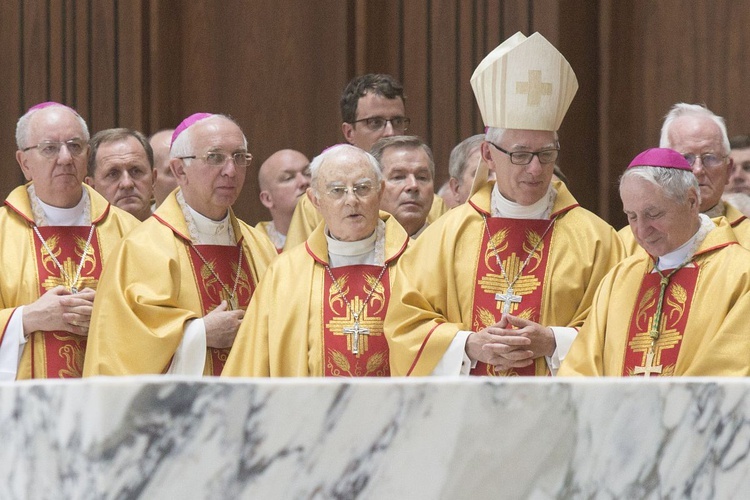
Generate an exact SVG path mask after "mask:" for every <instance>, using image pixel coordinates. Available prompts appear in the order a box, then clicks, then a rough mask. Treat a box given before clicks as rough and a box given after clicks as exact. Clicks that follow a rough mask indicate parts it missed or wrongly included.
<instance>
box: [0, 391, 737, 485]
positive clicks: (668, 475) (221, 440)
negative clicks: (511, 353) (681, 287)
mask: <svg viewBox="0 0 750 500" xmlns="http://www.w3.org/2000/svg"><path fill="white" fill-rule="evenodd" d="M749 452H750V382H749V381H747V380H744V379H742V380H735V379H672V380H642V379H641V380H619V379H584V380H578V379H557V380H555V379H526V378H517V379H479V378H476V379H455V378H454V379H427V378H423V379H361V380H351V379H338V380H324V379H315V380H301V379H286V380H282V379H273V380H250V379H245V380H243V379H236V380H224V379H190V378H166V377H129V378H96V379H86V380H75V381H59V380H51V381H26V382H16V383H2V384H0V464H2V465H0V498H2V499H16V498H19V499H23V498H33V499H37V498H41V499H44V498H55V499H58V498H75V499H79V498H259V499H260V498H262V499H276V498H279V499H353V498H368V499H370V498H375V499H457V498H531V499H547V498H664V497H667V498H683V497H685V498H701V499H709V498H721V499H725V498H746V495H747V494H748V493H747V492H748V490H750V458H749Z"/></svg>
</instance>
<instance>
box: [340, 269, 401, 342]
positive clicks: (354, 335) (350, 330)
mask: <svg viewBox="0 0 750 500" xmlns="http://www.w3.org/2000/svg"><path fill="white" fill-rule="evenodd" d="M325 268H326V271H327V272H328V276H330V278H331V281H333V284H334V286H335V287H336V290H337V291H338V294H339V297H341V298H342V299H343V301H344V303H345V304H346V307H347V309H348V310H349V312H350V313H351V314H352V319H353V320H354V324H353V325H352V326H350V327H345V328H344V329H343V332H344V333H345V334H347V335H351V339H352V354H353V355H355V356H356V355H358V354H359V336H360V335H369V334H370V329H369V328H365V327H363V326H361V325H360V323H359V318H360V317H361V316H362V313H363V312H364V310H365V307H366V306H367V304H368V303H369V302H370V297H372V294H373V293H374V292H375V289H377V288H378V285H379V284H380V280H381V279H382V278H383V274H384V273H385V270H386V269H387V268H388V264H384V265H383V268H382V269H381V270H380V274H379V275H378V277H377V278H376V279H375V281H374V283H372V286H371V288H370V292H369V293H368V294H367V297H366V298H365V300H364V301H363V302H362V305H361V306H360V308H359V312H356V311H355V310H354V307H352V304H351V303H350V302H349V299H347V298H346V294H345V293H344V290H343V289H342V287H341V285H340V284H339V282H338V281H337V280H336V278H335V277H334V276H333V272H331V267H330V266H329V265H328V264H326V266H325ZM357 298H358V297H355V300H356V299H357Z"/></svg>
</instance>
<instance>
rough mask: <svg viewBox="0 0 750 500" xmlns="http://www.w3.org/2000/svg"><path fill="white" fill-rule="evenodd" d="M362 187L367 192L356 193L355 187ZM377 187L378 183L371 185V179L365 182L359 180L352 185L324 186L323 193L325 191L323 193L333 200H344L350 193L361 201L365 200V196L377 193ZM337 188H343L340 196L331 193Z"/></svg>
mask: <svg viewBox="0 0 750 500" xmlns="http://www.w3.org/2000/svg"><path fill="white" fill-rule="evenodd" d="M363 187H366V188H368V191H367V193H365V194H358V193H357V189H362V188H363ZM378 188H379V186H378V185H373V183H372V181H365V182H359V183H357V184H354V185H353V186H341V185H337V186H331V187H326V190H325V191H324V193H325V195H326V196H327V197H329V198H330V199H332V200H334V201H342V200H345V199H346V197H347V196H348V195H349V193H351V194H352V195H353V196H354V197H355V198H357V199H358V200H360V201H362V200H366V199H367V198H369V197H370V196H372V195H373V194H374V193H377V192H378ZM338 189H343V192H342V194H341V196H338V197H336V196H334V195H333V194H332V192H333V190H338Z"/></svg>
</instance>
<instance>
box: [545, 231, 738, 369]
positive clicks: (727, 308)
mask: <svg viewBox="0 0 750 500" xmlns="http://www.w3.org/2000/svg"><path fill="white" fill-rule="evenodd" d="M714 223H717V220H714ZM653 269H654V259H653V258H652V257H651V256H649V255H647V254H646V252H645V251H644V252H642V253H641V252H639V253H638V254H636V255H634V256H632V257H629V258H627V259H625V260H623V261H622V262H620V263H619V264H618V265H617V266H616V267H615V268H614V269H612V271H611V272H610V273H609V274H608V275H607V277H606V278H604V280H602V283H601V286H600V288H599V290H597V293H596V297H595V299H594V305H593V309H592V311H591V314H590V315H589V318H588V319H587V320H586V323H585V324H584V326H583V328H582V329H581V331H580V333H579V334H578V337H577V338H576V340H575V341H574V342H573V345H572V346H571V348H570V352H569V353H568V356H567V357H566V358H565V361H564V362H563V364H562V366H561V367H560V370H559V372H558V375H560V376H571V375H605V376H651V377H654V376H669V375H692V376H706V375H733V376H734V375H736V376H745V375H748V374H750V361H748V357H747V355H746V353H748V352H750V322H748V320H747V318H748V317H750V252H748V251H747V250H746V249H744V248H742V247H741V246H740V245H738V244H737V239H736V237H735V234H734V232H733V231H732V229H731V227H730V225H729V224H728V223H727V221H726V219H723V218H720V219H718V223H717V227H716V229H714V230H712V231H711V232H709V233H708V235H707V236H706V238H705V240H703V242H702V243H701V244H700V245H699V247H698V249H697V251H696V252H695V255H694V256H693V259H692V261H691V262H690V263H689V264H688V265H686V266H685V267H683V268H682V269H679V270H678V271H677V272H676V273H674V275H673V276H672V277H671V278H670V279H669V284H668V285H667V287H666V290H665V293H664V299H663V307H662V312H661V321H660V324H659V329H658V332H659V334H658V338H657V340H656V342H655V344H654V346H653V349H650V346H651V338H650V336H649V332H650V331H651V329H652V327H653V326H654V325H653V321H654V317H655V310H656V308H657V305H658V297H659V291H660V277H659V275H658V273H655V272H652V271H653ZM671 272H672V270H664V271H662V274H663V275H664V276H668V275H669V274H670V273H671ZM651 351H652V352H651Z"/></svg>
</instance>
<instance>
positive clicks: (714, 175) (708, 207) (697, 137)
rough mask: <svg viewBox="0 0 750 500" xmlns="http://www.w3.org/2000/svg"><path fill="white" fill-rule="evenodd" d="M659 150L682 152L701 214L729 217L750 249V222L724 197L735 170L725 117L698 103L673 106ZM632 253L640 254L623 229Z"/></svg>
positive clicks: (626, 243)
mask: <svg viewBox="0 0 750 500" xmlns="http://www.w3.org/2000/svg"><path fill="white" fill-rule="evenodd" d="M659 147H662V148H671V149H674V150H675V151H677V152H679V153H680V154H681V155H682V156H684V157H685V159H686V160H687V161H688V163H689V164H690V167H691V168H692V169H693V174H695V177H696V178H697V179H698V186H699V187H700V192H701V206H700V211H701V213H704V214H706V215H708V216H709V217H710V218H712V219H716V218H717V217H726V219H727V221H728V222H729V225H730V226H732V230H733V231H734V233H735V235H736V236H737V241H739V243H740V245H742V246H743V247H745V248H748V249H750V220H748V219H747V218H746V217H745V215H744V214H743V213H742V212H740V211H739V210H738V209H737V208H735V207H734V206H733V205H731V204H729V203H727V202H725V201H722V199H721V196H722V194H724V189H725V188H726V186H727V183H728V182H729V174H730V173H731V171H732V159H731V158H730V157H729V153H730V152H731V148H730V145H729V138H728V136H727V127H726V124H725V123H724V118H722V117H720V116H717V115H716V114H714V113H713V112H712V111H711V110H709V109H707V108H705V107H704V106H701V105H699V104H687V103H684V102H681V103H677V104H675V105H674V106H672V109H670V110H669V113H667V116H665V117H664V124H663V125H662V128H661V139H660V140H659ZM620 237H621V238H622V240H623V242H624V243H625V247H626V248H627V250H628V253H629V254H632V253H634V252H636V251H640V247H639V246H638V244H637V243H636V241H635V238H634V237H633V232H632V231H631V230H630V226H625V227H624V228H622V229H621V230H620Z"/></svg>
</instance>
